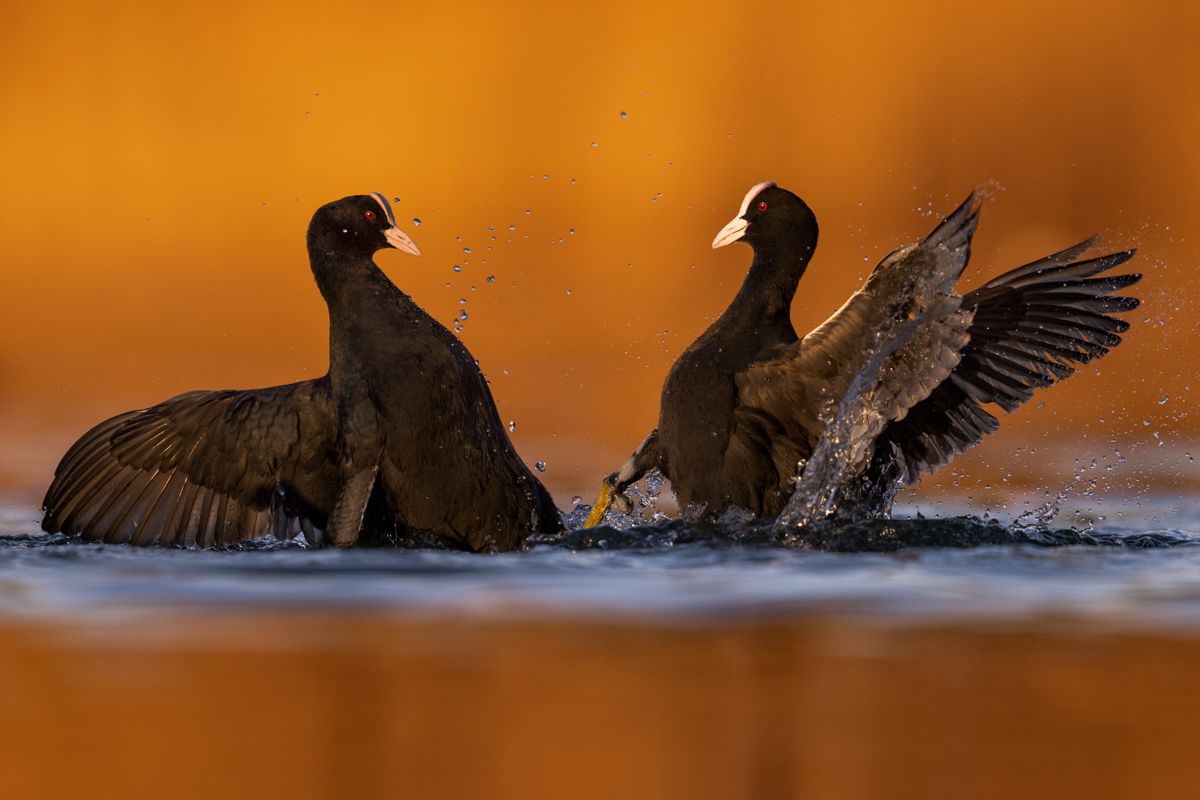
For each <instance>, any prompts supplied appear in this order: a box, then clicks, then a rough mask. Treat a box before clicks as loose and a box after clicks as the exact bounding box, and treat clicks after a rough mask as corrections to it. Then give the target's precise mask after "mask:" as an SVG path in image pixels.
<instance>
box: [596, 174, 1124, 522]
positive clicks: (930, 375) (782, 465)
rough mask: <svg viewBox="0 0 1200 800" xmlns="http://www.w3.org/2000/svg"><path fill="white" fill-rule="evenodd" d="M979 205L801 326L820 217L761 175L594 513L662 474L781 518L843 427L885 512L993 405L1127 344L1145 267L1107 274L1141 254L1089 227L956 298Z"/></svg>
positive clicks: (715, 508)
mask: <svg viewBox="0 0 1200 800" xmlns="http://www.w3.org/2000/svg"><path fill="white" fill-rule="evenodd" d="M978 215H979V203H978V201H977V199H976V197H975V195H974V194H972V195H971V196H969V197H968V198H967V200H966V201H965V202H964V203H963V204H962V205H961V206H960V207H959V208H958V209H956V210H955V211H954V213H952V214H951V215H950V216H948V217H947V218H946V219H945V220H943V221H942V222H941V223H940V224H939V225H938V226H937V227H936V228H935V229H934V230H933V232H931V233H930V234H929V235H928V236H927V237H925V238H924V239H923V240H921V241H920V242H919V243H917V244H914V245H909V246H907V247H902V248H900V249H898V250H896V251H894V252H892V253H891V254H889V255H888V256H887V257H886V258H884V259H883V260H882V261H881V262H880V263H879V265H878V266H877V267H876V268H875V270H874V271H873V272H872V274H871V276H870V277H869V278H868V280H867V282H866V284H865V285H864V286H863V288H862V289H861V290H859V291H858V292H856V293H855V294H854V295H852V296H851V297H850V299H849V300H848V301H847V302H846V304H845V305H843V306H842V308H840V309H839V310H838V311H837V312H835V313H834V314H833V316H831V317H830V318H829V319H828V320H827V321H826V322H824V323H823V324H822V325H820V326H818V327H817V328H816V329H815V330H813V331H812V332H811V333H809V334H808V335H807V336H805V337H803V338H799V337H798V336H797V335H796V332H795V330H794V328H793V327H792V323H791V318H790V307H791V302H792V298H793V296H794V295H795V292H796V287H797V285H798V283H799V281H800V278H801V277H802V276H803V274H804V271H805V269H806V268H807V266H808V263H809V260H810V259H811V258H812V254H813V251H814V250H815V248H816V244H817V221H816V217H815V216H814V215H813V213H812V211H811V210H810V209H809V208H808V206H807V205H806V204H805V203H804V201H802V200H801V199H800V198H799V197H797V196H796V195H794V194H792V193H791V192H788V191H787V190H785V189H781V188H779V187H776V186H775V185H774V184H773V183H770V182H767V183H762V184H758V185H756V186H754V187H753V188H752V189H751V190H750V192H748V193H747V195H746V197H745V199H744V201H743V203H742V207H741V210H740V211H739V213H738V216H737V217H735V218H734V220H733V221H731V222H730V223H729V225H727V226H726V228H725V229H724V230H723V231H722V232H721V233H720V234H718V236H717V239H716V240H714V242H713V246H714V247H720V246H723V245H725V244H728V243H730V242H733V241H739V240H740V241H746V242H748V243H749V244H750V245H751V246H752V247H753V249H754V260H753V263H752V264H751V266H750V270H749V272H748V274H747V276H746V279H745V282H744V283H743V285H742V288H741V290H740V291H739V292H738V294H737V296H736V297H735V298H734V300H733V302H732V303H731V304H730V305H729V307H728V308H727V309H726V310H725V312H724V313H723V314H722V315H721V316H720V318H718V319H717V321H716V322H714V323H713V324H712V325H711V326H710V327H709V328H708V330H706V331H705V332H704V333H703V334H702V335H701V336H700V338H699V339H697V340H696V342H694V343H693V344H692V345H691V346H690V347H689V348H688V349H687V350H686V351H685V352H684V353H683V355H681V356H680V357H679V359H678V360H677V361H676V362H675V364H674V365H673V366H672V368H671V371H670V373H669V374H668V376H667V379H666V382H665V384H664V386H663V393H662V402H661V407H660V416H659V425H658V428H657V429H656V430H655V431H653V432H652V433H651V434H650V435H649V436H648V437H647V438H646V440H645V441H644V442H643V444H642V445H641V447H639V448H638V450H637V451H636V452H635V453H634V454H633V455H632V456H631V457H630V459H629V460H628V461H627V462H626V463H625V464H624V465H623V466H622V467H621V469H620V470H618V471H617V472H614V473H612V474H611V475H609V476H608V477H607V478H605V480H604V484H603V486H602V488H601V498H600V500H598V501H597V505H596V508H595V509H594V510H593V513H592V516H591V518H589V524H594V523H596V522H598V521H599V520H600V519H601V518H602V516H603V513H604V511H605V510H606V508H607V506H608V503H609V500H610V499H611V498H620V494H621V492H622V491H624V489H625V488H626V487H628V486H629V485H631V484H632V483H633V482H635V481H637V480H638V479H639V478H640V477H641V476H642V475H644V474H645V473H646V472H647V471H649V470H650V469H653V468H658V469H660V470H661V471H662V473H663V474H664V475H665V476H666V477H667V478H668V479H670V481H671V485H672V489H673V490H674V491H675V494H676V495H677V497H678V499H679V502H680V505H681V506H683V507H689V506H690V507H693V508H700V509H703V510H704V511H706V512H709V513H716V514H720V513H722V512H724V511H725V510H727V509H729V508H731V507H737V508H741V509H745V510H748V511H750V512H751V513H753V514H755V515H759V516H766V517H774V516H776V515H778V514H779V513H780V511H782V510H783V508H784V506H785V505H786V503H787V501H788V498H789V496H790V495H791V493H792V490H793V487H794V486H795V482H796V478H797V476H798V475H802V474H803V473H804V470H805V468H806V467H807V466H808V465H809V459H810V458H811V457H813V455H814V450H815V448H816V447H817V445H818V443H819V442H820V441H821V439H822V437H823V436H826V435H832V434H836V435H837V436H838V437H839V439H840V441H839V453H840V455H839V457H840V458H841V459H842V460H843V461H844V462H845V463H844V464H842V465H841V471H840V472H839V473H838V475H839V476H840V478H841V479H844V481H845V484H846V485H845V486H844V487H840V488H841V491H842V496H843V498H844V499H845V500H846V501H848V502H849V501H853V502H855V503H860V504H861V503H866V504H867V505H869V506H872V507H873V508H874V510H875V511H878V512H884V511H887V510H890V507H891V501H892V498H893V497H894V495H895V492H896V490H897V489H898V488H899V487H901V486H904V485H906V484H909V483H912V482H914V481H916V480H917V479H919V477H920V476H921V475H922V474H925V473H928V472H931V471H933V470H934V469H936V468H937V467H939V466H941V465H943V464H945V463H946V462H947V461H949V460H950V459H951V458H952V457H953V456H954V455H955V454H957V453H960V452H962V451H963V450H965V449H966V448H968V447H970V446H971V445H973V444H975V443H977V442H978V441H979V440H980V439H982V438H983V436H985V435H986V434H988V433H991V432H993V431H995V430H996V429H997V428H998V427H999V421H998V420H997V418H996V417H995V416H994V415H993V414H992V413H990V412H989V411H988V410H987V409H986V408H985V406H988V405H996V406H999V407H1000V408H1002V409H1004V410H1005V411H1012V410H1013V409H1015V408H1016V407H1017V406H1019V405H1020V404H1021V403H1024V402H1025V401H1027V400H1029V398H1030V397H1031V396H1032V394H1033V391H1034V390H1035V389H1039V388H1043V387H1046V386H1049V385H1051V384H1053V383H1055V382H1057V381H1059V380H1062V379H1063V378H1066V377H1067V376H1069V375H1070V374H1072V373H1073V372H1074V371H1075V369H1076V368H1077V367H1078V366H1080V365H1082V364H1086V363H1088V362H1089V361H1091V360H1092V359H1094V358H1098V357H1100V356H1102V355H1104V354H1105V353H1107V352H1108V351H1109V350H1110V349H1112V348H1113V347H1115V346H1116V345H1118V344H1119V343H1120V342H1121V336H1120V334H1122V333H1124V332H1125V331H1126V330H1127V329H1128V327H1129V324H1128V323H1127V322H1124V321H1122V320H1120V319H1116V318H1114V317H1112V316H1109V315H1110V314H1114V313H1121V312H1125V311H1130V310H1132V309H1134V308H1136V307H1137V305H1138V301H1137V300H1136V299H1135V298H1132V297H1123V296H1117V295H1116V293H1117V292H1120V291H1121V290H1123V289H1125V288H1126V287H1128V286H1131V285H1132V284H1134V283H1136V282H1137V281H1138V280H1139V279H1140V277H1141V276H1140V275H1137V274H1128V275H1103V273H1105V272H1107V271H1109V270H1111V269H1113V268H1115V267H1117V266H1119V265H1121V264H1123V263H1125V262H1126V261H1128V260H1129V259H1130V258H1131V257H1132V256H1133V253H1134V251H1132V250H1125V251H1121V252H1116V253H1110V254H1107V255H1103V256H1100V257H1096V258H1087V259H1084V258H1082V257H1083V256H1084V254H1085V253H1086V252H1087V251H1088V250H1089V249H1090V248H1091V247H1092V246H1093V245H1094V243H1095V240H1094V239H1089V240H1087V241H1084V242H1081V243H1079V244H1077V245H1075V246H1074V247H1070V248H1067V249H1066V250H1063V251H1061V252H1058V253H1054V254H1052V255H1049V256H1046V257H1045V258H1041V259H1038V260H1037V261H1034V262H1032V263H1030V264H1026V265H1025V266H1022V267H1018V268H1017V269H1014V270H1011V271H1009V272H1006V273H1004V274H1002V275H1000V276H998V277H996V278H994V279H993V280H991V281H989V282H988V283H986V284H985V285H983V286H981V287H980V288H978V289H976V290H974V291H972V292H970V293H968V294H967V295H966V296H960V295H959V294H958V293H957V292H956V291H955V289H954V284H955V282H956V281H957V280H958V278H959V276H960V275H961V273H962V271H963V269H964V267H965V266H966V264H967V261H968V259H969V257H970V245H971V237H972V236H973V234H974V232H975V229H976V227H977V225H978V221H979V216H978ZM1097 276H1101V277H1097ZM873 354H877V355H878V356H879V358H878V359H877V360H876V362H875V363H871V357H872V355H873ZM854 381H857V383H854V384H853V387H854V388H853V392H854V395H855V396H854V397H853V399H854V401H855V402H854V403H853V404H852V407H851V408H847V407H846V404H845V403H844V402H843V401H844V400H845V398H846V397H847V395H848V394H849V393H851V387H852V382H854ZM864 381H865V382H866V383H865V385H864ZM849 413H853V415H854V416H853V418H852V419H838V418H837V416H836V415H837V414H849ZM834 421H837V422H838V423H839V424H838V425H837V426H834V425H833V424H832V423H833V422H834Z"/></svg>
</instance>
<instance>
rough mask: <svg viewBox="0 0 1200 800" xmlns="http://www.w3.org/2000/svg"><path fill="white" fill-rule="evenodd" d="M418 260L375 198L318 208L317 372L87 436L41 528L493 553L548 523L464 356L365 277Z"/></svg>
mask: <svg viewBox="0 0 1200 800" xmlns="http://www.w3.org/2000/svg"><path fill="white" fill-rule="evenodd" d="M389 245H390V246H396V247H399V248H400V249H405V250H407V251H408V252H412V253H414V254H419V251H418V250H417V249H416V246H415V245H412V243H411V241H410V240H408V239H407V237H406V236H404V234H402V233H401V232H400V231H399V229H398V228H396V226H395V220H394V219H393V218H392V214H391V208H390V206H389V205H388V203H387V200H386V199H385V198H383V197H382V196H381V195H371V196H356V197H348V198H344V199H343V200H340V201H337V202H335V203H330V204H328V205H326V206H323V207H322V208H321V209H319V210H318V211H317V213H316V215H314V218H313V221H312V223H311V224H310V226H309V233H308V251H309V260H310V264H311V266H312V270H313V275H314V278H315V279H316V282H317V286H318V288H319V289H320V291H321V294H322V296H323V297H324V299H325V301H326V303H327V305H328V309H329V330H330V336H329V342H330V345H329V372H328V373H327V374H326V375H325V376H322V377H321V378H318V379H315V380H311V381H303V382H301V383H296V384H291V385H288V386H281V387H274V388H270V389H259V390H250V391H241V392H235V391H225V392H191V393H188V394H185V395H181V396H179V397H177V398H174V399H172V400H168V401H166V402H165V403H161V404H159V405H157V406H154V407H152V408H149V409H146V410H144V411H140V412H131V413H128V414H123V415H120V416H118V417H115V418H113V419H112V420H109V421H107V422H104V423H101V425H99V426H97V427H96V428H95V429H93V430H92V431H90V432H89V433H88V434H86V435H85V436H84V437H83V438H82V439H81V440H80V441H79V442H78V443H76V445H75V446H74V447H73V448H72V449H71V450H70V451H68V453H67V455H66V456H64V458H63V461H62V463H61V464H60V465H59V468H58V469H57V470H56V473H55V480H54V482H53V483H52V485H51V487H50V489H49V491H48V492H47V495H46V500H45V502H44V507H45V516H44V518H43V527H44V528H45V529H46V530H48V531H59V530H61V531H64V532H67V533H78V534H82V535H83V536H85V537H86V538H92V539H100V540H103V541H110V542H132V543H136V544H174V545H199V546H214V545H215V546H227V545H232V544H236V543H237V542H239V541H242V540H245V539H253V538H258V537H260V536H264V535H267V534H273V535H275V536H276V537H279V538H289V537H291V536H293V535H296V534H297V533H303V534H304V535H305V537H306V538H308V539H309V541H310V542H313V543H326V542H330V543H334V544H338V545H342V546H348V545H351V544H355V543H356V542H359V541H360V540H361V541H363V542H369V543H377V542H386V541H394V540H402V541H410V542H416V543H424V544H438V545H444V546H451V547H459V548H466V549H472V550H506V549H511V548H513V547H515V546H517V545H519V544H520V542H521V541H522V540H523V539H524V537H525V535H526V534H527V533H529V532H531V531H554V530H558V529H559V527H560V522H559V517H558V513H557V510H556V509H555V508H554V505H553V502H552V501H551V500H550V497H549V495H548V493H547V492H546V490H545V488H544V487H543V486H542V485H541V483H540V482H539V481H538V480H537V478H536V477H534V476H533V475H532V473H530V471H529V470H528V468H527V467H526V466H525V465H524V463H523V462H522V461H521V460H520V457H519V456H518V455H517V453H516V451H515V450H514V449H513V447H512V443H511V442H510V441H509V439H508V435H507V432H506V431H505V429H504V427H503V425H502V424H501V423H500V417H499V414H498V412H497V410H496V407H495V402H494V400H493V398H492V395H491V391H490V389H489V388H488V385H487V381H486V379H485V378H484V377H483V374H482V373H481V372H480V370H479V367H478V366H477V365H476V363H475V361H474V359H473V358H472V357H471V355H470V353H469V352H468V351H467V349H466V347H465V346H464V345H463V344H462V343H461V342H460V341H459V340H458V339H457V338H456V337H455V336H454V335H453V334H452V333H450V331H448V330H446V328H445V327H444V326H442V325H441V324H440V323H438V322H437V321H436V320H434V319H433V318H432V317H430V316H429V315H428V314H427V313H426V312H425V311H424V310H422V309H421V308H420V307H419V306H418V305H417V304H416V303H415V302H413V300H412V299H411V298H410V297H409V296H408V295H406V294H404V293H403V292H402V291H401V290H400V289H399V288H397V287H396V286H395V285H394V284H393V283H392V282H391V281H390V280H388V278H387V277H386V276H385V275H384V274H383V272H382V271H381V270H380V269H379V268H378V266H376V265H375V263H374V260H373V258H372V256H373V254H374V253H375V252H376V251H377V250H379V249H381V248H382V247H384V246H389Z"/></svg>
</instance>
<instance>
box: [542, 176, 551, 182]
mask: <svg viewBox="0 0 1200 800" xmlns="http://www.w3.org/2000/svg"><path fill="white" fill-rule="evenodd" d="M542 180H544V181H548V180H550V176H549V175H543V176H542Z"/></svg>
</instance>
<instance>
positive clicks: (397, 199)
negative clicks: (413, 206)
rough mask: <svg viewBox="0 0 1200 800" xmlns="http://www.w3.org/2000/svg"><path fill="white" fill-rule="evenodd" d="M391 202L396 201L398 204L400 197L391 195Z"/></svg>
mask: <svg viewBox="0 0 1200 800" xmlns="http://www.w3.org/2000/svg"><path fill="white" fill-rule="evenodd" d="M392 202H393V203H397V204H399V202H400V198H399V197H393V198H392Z"/></svg>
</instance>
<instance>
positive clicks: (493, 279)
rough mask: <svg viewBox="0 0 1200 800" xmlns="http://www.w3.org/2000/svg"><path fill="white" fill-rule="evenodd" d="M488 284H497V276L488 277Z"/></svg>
mask: <svg viewBox="0 0 1200 800" xmlns="http://www.w3.org/2000/svg"><path fill="white" fill-rule="evenodd" d="M487 282H488V283H495V282H496V276H495V275H488V277H487Z"/></svg>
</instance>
